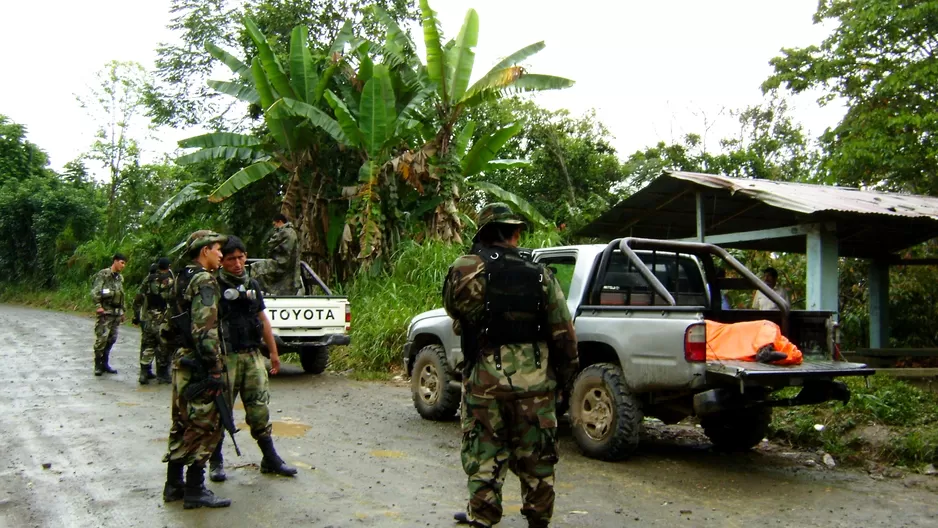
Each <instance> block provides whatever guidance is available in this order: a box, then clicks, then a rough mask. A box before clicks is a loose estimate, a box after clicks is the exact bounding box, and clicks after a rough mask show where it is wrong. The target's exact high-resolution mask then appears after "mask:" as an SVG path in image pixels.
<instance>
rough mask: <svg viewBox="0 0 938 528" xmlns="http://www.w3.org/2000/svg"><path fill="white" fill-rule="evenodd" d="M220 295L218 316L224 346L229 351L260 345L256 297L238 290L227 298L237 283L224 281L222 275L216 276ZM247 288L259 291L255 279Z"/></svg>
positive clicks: (235, 288)
mask: <svg viewBox="0 0 938 528" xmlns="http://www.w3.org/2000/svg"><path fill="white" fill-rule="evenodd" d="M218 285H219V286H221V290H222V296H221V299H220V301H219V303H218V311H219V317H220V319H221V323H222V325H224V327H223V331H224V334H223V335H224V339H225V341H226V342H225V346H226V348H227V350H228V351H230V352H238V351H241V350H250V349H253V348H258V347H260V346H261V321H260V319H259V318H258V316H257V314H258V312H260V303H259V302H258V299H257V297H255V298H253V299H251V298H249V297H248V295H247V294H246V292H238V296H237V298H235V299H228V296H229V295H230V294H226V292H227V291H229V290H236V291H237V290H238V285H236V284H230V283H228V282H226V281H225V279H224V277H223V276H219V277H218ZM248 289H249V290H254V291H255V292H257V291H260V286H258V284H257V281H255V280H254V279H251V281H250V283H249V284H248Z"/></svg>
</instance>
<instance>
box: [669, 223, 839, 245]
mask: <svg viewBox="0 0 938 528" xmlns="http://www.w3.org/2000/svg"><path fill="white" fill-rule="evenodd" d="M820 229H821V224H799V225H794V226H788V227H774V228H772V229H760V230H758V231H743V232H740V233H727V234H725V235H709V236H708V237H707V242H708V243H710V244H717V245H720V244H733V243H736V242H749V241H752V240H767V239H770V238H789V237H794V236H803V235H807V234H809V233H816V232H818V231H820ZM681 242H698V239H697V238H696V237H695V238H683V239H681Z"/></svg>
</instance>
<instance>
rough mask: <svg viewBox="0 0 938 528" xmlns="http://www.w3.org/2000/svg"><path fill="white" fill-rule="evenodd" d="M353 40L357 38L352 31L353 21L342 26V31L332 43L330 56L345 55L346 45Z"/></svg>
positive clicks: (348, 21)
mask: <svg viewBox="0 0 938 528" xmlns="http://www.w3.org/2000/svg"><path fill="white" fill-rule="evenodd" d="M353 38H355V33H354V32H353V31H352V21H351V20H346V21H345V24H342V29H340V30H339V33H338V34H337V35H336V36H335V40H333V41H332V46H330V47H329V55H336V54H339V55H344V54H345V45H346V44H348V43H349V42H350V41H351V40H352V39H353Z"/></svg>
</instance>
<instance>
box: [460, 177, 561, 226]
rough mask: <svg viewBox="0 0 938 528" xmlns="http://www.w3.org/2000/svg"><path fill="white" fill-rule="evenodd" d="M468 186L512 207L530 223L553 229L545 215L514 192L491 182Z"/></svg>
mask: <svg viewBox="0 0 938 528" xmlns="http://www.w3.org/2000/svg"><path fill="white" fill-rule="evenodd" d="M466 185H468V186H469V187H471V188H474V189H478V190H480V191H485V192H487V193H489V194H491V195H492V196H494V197H495V198H498V199H499V200H501V201H503V202H505V203H507V204H508V205H510V206H511V208H512V209H514V210H515V212H517V213H520V214H522V215H524V217H525V218H527V219H528V221H530V222H531V223H533V224H535V225H536V226H538V227H540V228H542V229H550V228H552V227H553V225H552V224H551V223H550V221H548V220H547V219H546V218H544V215H542V214H541V213H540V212H538V210H537V209H536V208H535V207H534V206H533V205H531V203H530V202H528V201H527V200H525V199H524V198H522V197H520V196H518V195H517V194H515V193H513V192H509V191H506V190H505V189H502V188H501V187H499V186H498V185H495V184H494V183H489V182H473V181H466Z"/></svg>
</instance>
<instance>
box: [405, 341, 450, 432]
mask: <svg viewBox="0 0 938 528" xmlns="http://www.w3.org/2000/svg"><path fill="white" fill-rule="evenodd" d="M454 380H455V378H454V376H453V375H452V374H451V373H450V371H449V368H448V366H447V362H446V351H445V350H444V349H443V347H442V346H440V345H427V346H425V347H423V348H421V349H420V352H418V353H417V358H416V359H415V360H414V370H413V371H412V373H411V377H410V390H411V394H412V396H413V398H414V407H416V408H417V412H418V413H420V416H423V417H424V418H426V419H427V420H436V421H442V420H448V419H450V418H452V417H453V415H454V414H456V410H457V409H459V397H460V395H461V389H460V388H459V387H458V386H455V387H454V386H453V385H454V384H452V383H450V382H451V381H454Z"/></svg>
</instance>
